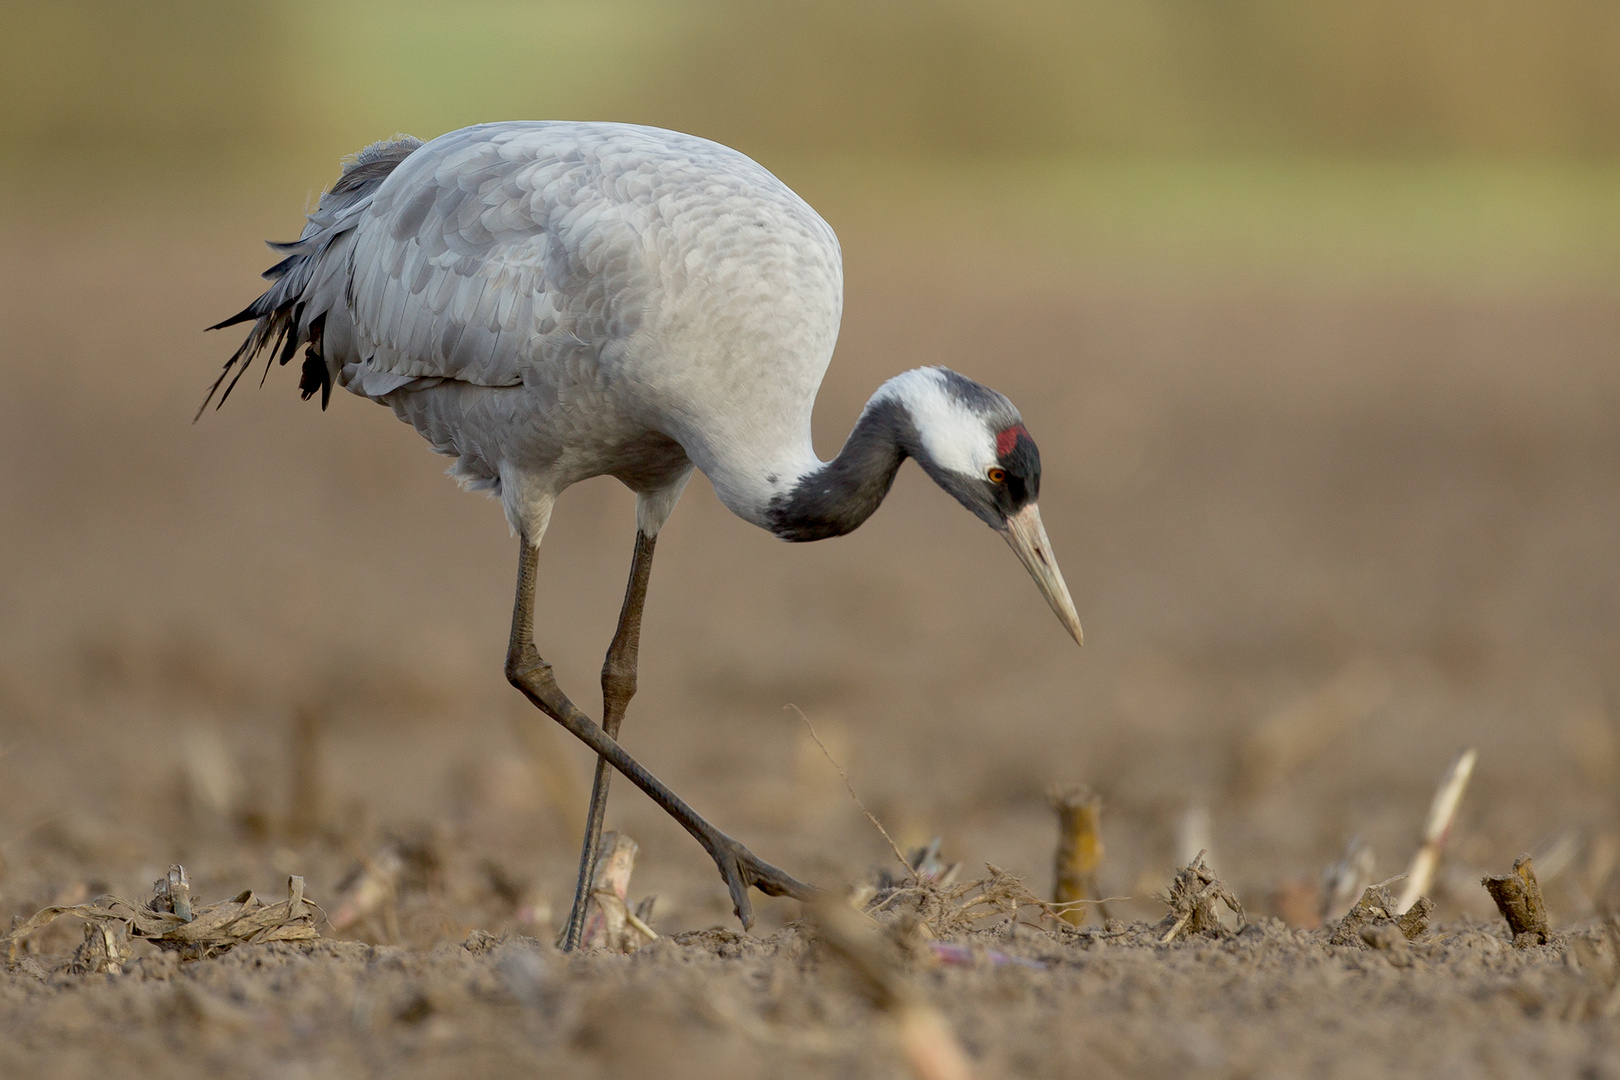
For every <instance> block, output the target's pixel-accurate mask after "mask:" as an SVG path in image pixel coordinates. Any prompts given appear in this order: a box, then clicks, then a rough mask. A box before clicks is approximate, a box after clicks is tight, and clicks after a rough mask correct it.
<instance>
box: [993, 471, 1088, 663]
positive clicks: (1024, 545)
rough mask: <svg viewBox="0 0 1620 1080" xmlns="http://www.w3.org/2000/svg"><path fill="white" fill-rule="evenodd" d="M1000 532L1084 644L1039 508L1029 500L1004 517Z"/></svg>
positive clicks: (1069, 629)
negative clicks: (1028, 502) (1027, 503)
mask: <svg viewBox="0 0 1620 1080" xmlns="http://www.w3.org/2000/svg"><path fill="white" fill-rule="evenodd" d="M1001 535H1002V536H1004V537H1006V539H1007V546H1008V547H1010V548H1012V549H1013V551H1015V552H1017V554H1018V561H1019V562H1021V563H1023V564H1024V569H1025V570H1028V571H1029V576H1030V577H1032V578H1034V579H1035V584H1036V585H1038V586H1040V590H1041V595H1042V596H1044V597H1046V602H1047V603H1048V604H1051V605H1052V610H1053V611H1054V612H1056V613H1057V617H1058V621H1059V622H1061V623H1062V624H1063V628H1064V629H1065V630H1067V631H1068V632H1069V635H1070V636H1071V637H1073V638H1074V641H1075V644H1077V645H1084V644H1085V643H1086V640H1085V635H1084V634H1083V633H1081V631H1080V616H1079V614H1078V613H1076V611H1075V610H1074V601H1073V600H1072V599H1070V598H1069V587H1068V586H1067V585H1065V584H1063V571H1061V570H1059V569H1058V564H1057V560H1056V559H1054V558H1053V557H1052V543H1051V541H1049V540H1047V538H1046V526H1044V525H1042V524H1041V512H1040V510H1038V509H1036V507H1035V504H1034V503H1030V504H1029V505H1028V506H1026V507H1024V508H1023V509H1022V510H1020V511H1018V513H1016V514H1014V515H1013V516H1012V517H1010V518H1008V519H1007V528H1006V531H1004V532H1003V533H1002V534H1001Z"/></svg>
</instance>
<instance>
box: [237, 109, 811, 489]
mask: <svg viewBox="0 0 1620 1080" xmlns="http://www.w3.org/2000/svg"><path fill="white" fill-rule="evenodd" d="M391 145H395V146H399V145H401V144H391ZM396 154H397V151H396ZM360 162H361V166H360V167H364V156H362V158H361V159H360ZM354 167H355V166H351V169H352V168H354ZM378 171H379V172H380V170H378ZM348 175H349V173H347V172H346V173H345V176H346V177H347V176H348ZM361 186H364V187H365V188H367V190H364V191H360V190H358V188H359V187H361ZM344 187H345V185H344V183H343V181H342V180H340V181H339V184H338V185H337V186H335V187H334V189H333V192H332V193H329V196H328V198H329V199H331V200H332V205H331V207H330V208H329V206H328V200H326V199H323V202H322V206H321V207H320V208H319V209H317V211H316V213H315V214H313V215H311V219H310V224H309V226H308V227H307V228H306V229H305V233H304V236H303V237H302V238H301V239H300V241H299V243H298V244H296V245H287V246H285V248H284V249H285V250H287V251H289V252H290V253H291V257H290V258H289V259H288V260H287V263H294V262H295V261H296V260H298V259H303V260H305V262H306V263H307V264H308V265H296V266H292V267H288V266H287V263H284V264H283V273H284V274H286V275H287V278H289V279H293V278H297V277H300V276H301V277H302V278H303V279H304V280H302V281H301V282H299V281H294V282H292V284H295V285H296V286H297V287H296V288H293V289H288V288H285V287H284V288H282V292H283V294H290V295H282V296H280V297H279V302H280V305H281V309H282V310H284V312H285V314H284V315H283V318H284V320H286V319H289V318H290V319H291V321H292V323H293V326H292V327H291V328H290V329H291V332H292V335H293V338H294V339H295V340H293V341H292V343H291V344H289V345H288V347H287V349H286V350H285V352H284V353H283V356H290V354H291V352H292V348H293V346H294V345H295V344H296V343H297V342H298V341H302V340H304V339H308V338H311V337H313V338H314V339H315V340H314V347H315V349H316V351H318V353H319V354H320V357H321V359H322V360H323V361H324V365H325V369H326V370H325V375H326V377H327V378H328V379H335V380H336V381H337V382H338V383H339V384H341V385H344V386H346V387H348V388H349V389H350V390H352V391H354V392H356V393H360V394H363V395H365V396H368V397H372V398H375V399H378V400H385V401H387V402H388V403H389V404H390V405H393V406H394V407H395V409H396V411H398V412H400V413H401V415H402V416H404V417H406V418H407V419H411V420H412V422H413V423H416V425H417V426H418V428H419V429H421V430H423V433H424V434H425V435H428V436H429V437H430V438H431V439H433V440H434V441H435V444H436V445H437V446H438V448H439V449H441V450H444V451H446V452H452V453H458V454H464V453H465V452H466V450H467V448H466V447H460V446H450V445H444V441H445V440H446V439H450V440H455V439H457V438H458V437H459V435H461V434H466V435H468V436H469V438H468V440H467V441H469V442H471V441H477V439H478V437H479V435H478V433H475V432H464V433H461V432H457V431H455V430H452V429H453V428H455V427H456V426H457V423H458V422H457V421H455V420H454V418H452V417H449V416H447V415H445V411H444V408H443V407H438V408H436V409H435V408H430V407H429V401H430V400H432V399H433V398H434V397H437V398H438V399H441V400H443V401H445V402H450V401H452V400H461V399H467V400H479V401H483V400H484V398H485V397H488V396H489V395H487V394H485V395H484V396H483V397H480V396H479V394H478V391H479V388H483V389H485V390H491V391H493V390H499V389H514V390H515V389H518V388H521V392H522V393H521V399H522V405H521V408H520V409H519V411H518V412H517V413H513V411H512V410H513V409H514V408H517V406H516V405H514V404H513V403H512V402H510V401H509V402H507V404H506V405H505V406H503V408H504V410H505V413H506V414H509V415H508V417H507V419H508V421H509V424H508V426H511V423H516V424H519V425H521V426H522V427H523V429H524V430H523V432H522V435H523V440H526V441H524V445H523V449H522V453H523V454H525V455H527V457H528V458H529V459H530V460H529V461H528V462H526V463H525V467H529V466H530V465H532V466H533V467H540V466H541V465H543V463H544V460H545V459H546V458H547V456H548V455H550V456H552V457H559V458H567V459H568V462H569V464H568V469H569V470H570V471H572V472H575V473H578V472H581V471H585V472H588V471H589V470H590V467H591V466H590V461H589V460H588V459H589V457H590V454H591V450H590V447H591V445H592V443H593V440H606V441H607V442H610V443H611V442H612V441H614V440H620V439H623V438H625V437H628V436H629V435H630V434H633V433H634V432H635V431H637V430H641V429H645V430H647V431H651V432H657V433H660V434H662V435H664V436H667V437H668V438H670V439H673V440H675V441H676V442H677V443H679V444H680V445H681V446H682V447H683V448H684V449H685V450H686V452H687V453H688V454H689V455H690V456H691V457H692V459H693V460H694V461H695V462H696V463H697V464H698V465H699V466H700V467H704V466H705V465H706V464H707V462H706V460H705V459H707V458H712V457H714V456H715V455H717V454H725V453H735V452H736V451H737V449H738V448H739V447H742V446H748V447H753V448H755V450H756V452H761V448H763V451H762V452H763V456H764V457H765V458H768V457H770V454H771V451H770V449H769V447H770V446H771V445H772V444H773V443H776V442H782V441H784V440H788V441H793V440H802V441H807V440H808V425H809V415H810V407H811V404H812V403H813V400H814V397H815V393H816V390H817V388H818V387H819V385H820V381H821V377H822V375H823V373H824V372H825V370H826V365H827V362H828V360H829V359H830V358H831V354H832V348H833V343H834V340H835V339H836V336H837V328H838V321H839V315H840V310H841V303H842V271H841V266H840V260H839V251H838V244H837V240H836V237H835V236H834V235H833V232H832V230H831V228H830V227H829V226H828V225H827V224H826V223H825V222H824V221H822V219H821V218H820V217H819V216H818V215H817V214H816V213H815V212H814V211H813V210H811V209H810V207H809V206H807V205H806V204H805V203H804V202H803V201H802V200H801V199H799V198H798V196H797V195H795V194H794V193H793V192H792V191H791V190H790V189H788V188H787V186H786V185H784V184H782V183H781V181H779V180H777V179H776V178H775V177H774V176H772V175H771V174H770V173H769V172H768V171H766V170H765V169H764V168H763V167H761V166H759V165H758V164H756V163H755V162H753V161H752V160H750V159H749V158H747V157H746V156H744V155H743V154H740V153H738V152H737V151H734V150H731V149H728V148H726V147H724V146H720V145H719V144H716V143H713V142H710V141H708V140H705V139H700V138H697V137H694V136H690V135H683V134H679V133H676V132H670V131H663V130H659V129H656V128H645V127H634V126H630V125H622V124H603V123H571V122H550V121H540V122H512V123H498V124H484V125H479V126H477V127H471V128H464V129H462V130H460V131H454V132H451V133H449V134H447V135H443V136H441V137H439V138H437V139H434V140H432V141H431V142H428V143H425V144H422V145H420V146H417V147H415V148H414V149H409V151H408V153H405V154H404V155H403V158H402V160H398V162H397V165H394V167H392V169H391V171H387V172H386V174H385V175H381V178H380V179H375V178H372V177H368V178H366V182H365V184H364V185H358V184H353V185H349V187H350V188H351V190H348V191H344V190H343V189H344ZM340 193H341V194H342V195H343V198H342V199H341V200H339V199H337V198H335V196H337V195H338V194H340ZM340 203H341V205H340ZM278 284H280V285H285V284H287V282H283V283H278ZM276 292H277V290H276V289H272V290H271V291H270V292H269V293H267V294H266V296H265V298H263V299H262V300H261V302H260V306H261V307H263V306H264V305H265V304H266V303H267V302H269V301H271V299H272V297H274V296H275V294H276ZM294 309H296V310H294ZM248 315H253V316H256V317H259V318H260V319H261V320H262V319H264V318H267V317H269V315H270V313H269V312H265V311H256V310H255V309H254V308H249V309H248V311H247V312H244V316H248ZM317 374H319V373H317ZM308 377H309V376H308V365H307V363H306V378H308ZM306 389H307V387H306ZM469 395H471V396H470V397H469ZM496 396H497V397H502V398H511V397H513V395H510V394H506V395H496ZM413 400H414V404H412V402H413ZM486 404H488V403H487V402H486ZM486 411H488V410H487V409H486ZM496 412H497V413H500V412H501V409H497V410H496ZM468 415H469V416H472V415H473V414H468ZM472 422H473V421H472V420H470V419H469V420H463V421H460V422H459V423H460V425H461V426H462V427H465V426H466V425H467V424H470V423H472ZM429 428H432V430H429ZM517 434H518V433H515V432H507V433H505V437H504V439H503V440H493V439H488V438H486V439H484V440H483V442H484V444H485V448H486V452H500V453H514V452H517V451H516V450H515V449H513V448H514V447H515V446H516V444H517V443H518V442H519V441H523V440H519V439H518V438H517ZM497 443H500V444H501V445H502V446H505V447H506V448H507V449H505V450H499V449H495V450H491V448H495V447H496V444H497ZM570 455H571V456H570ZM489 464H491V465H497V463H494V462H491V463H489ZM766 466H767V467H768V462H766ZM577 478H578V477H577V476H570V477H568V478H567V479H569V480H572V479H577Z"/></svg>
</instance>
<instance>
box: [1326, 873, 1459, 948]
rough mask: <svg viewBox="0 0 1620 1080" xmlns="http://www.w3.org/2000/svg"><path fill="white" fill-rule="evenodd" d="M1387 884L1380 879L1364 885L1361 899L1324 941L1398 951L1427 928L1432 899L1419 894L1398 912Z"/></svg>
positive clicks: (1432, 907) (1432, 904)
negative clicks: (1377, 881) (1404, 910)
mask: <svg viewBox="0 0 1620 1080" xmlns="http://www.w3.org/2000/svg"><path fill="white" fill-rule="evenodd" d="M1389 884H1390V883H1389V882H1387V881H1381V882H1379V883H1378V884H1377V885H1369V886H1367V888H1366V890H1365V891H1364V892H1363V893H1362V894H1361V899H1360V900H1357V901H1356V902H1355V905H1354V906H1353V907H1351V909H1350V910H1349V911H1347V912H1345V915H1344V918H1343V919H1340V920H1339V925H1338V926H1335V927H1334V928H1333V933H1332V935H1331V936H1330V937H1329V938H1328V944H1330V945H1349V946H1352V947H1354V948H1366V949H1380V950H1385V951H1389V952H1393V953H1400V952H1401V951H1402V950H1403V949H1404V947H1405V945H1406V943H1407V942H1408V941H1412V940H1415V939H1416V938H1417V937H1418V936H1419V935H1421V934H1423V933H1425V932H1427V931H1428V929H1429V915H1430V914H1431V913H1432V912H1433V911H1434V901H1432V900H1430V899H1429V898H1428V897H1427V896H1420V897H1418V898H1417V900H1416V902H1414V903H1413V904H1412V906H1411V907H1410V908H1408V909H1407V910H1406V912H1405V913H1404V914H1399V915H1398V914H1396V910H1397V905H1396V902H1395V899H1394V898H1393V897H1392V896H1390V894H1389V889H1388V888H1387V887H1386V886H1388V885H1389Z"/></svg>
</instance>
